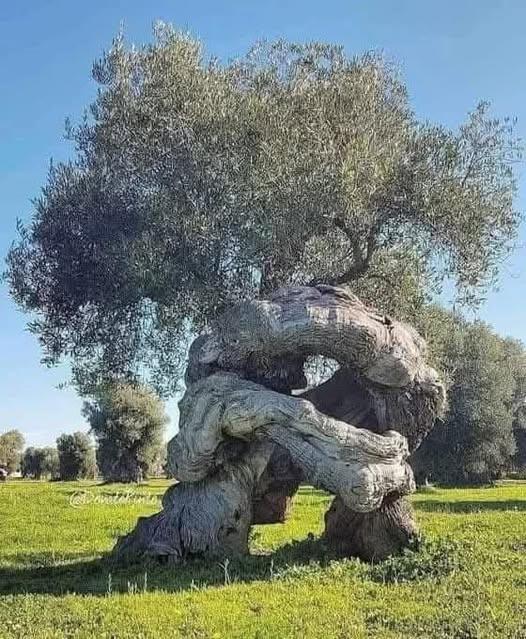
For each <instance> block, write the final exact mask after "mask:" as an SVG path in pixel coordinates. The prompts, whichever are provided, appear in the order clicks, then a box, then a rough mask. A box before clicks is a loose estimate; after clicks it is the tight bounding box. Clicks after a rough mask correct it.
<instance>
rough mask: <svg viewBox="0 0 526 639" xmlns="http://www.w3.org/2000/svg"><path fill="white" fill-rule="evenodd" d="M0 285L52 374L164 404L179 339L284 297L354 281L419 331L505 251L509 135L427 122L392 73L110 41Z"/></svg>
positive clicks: (263, 53)
mask: <svg viewBox="0 0 526 639" xmlns="http://www.w3.org/2000/svg"><path fill="white" fill-rule="evenodd" d="M93 76H94V78H95V80H96V81H97V83H98V84H99V92H98V96H97V98H96V99H95V101H94V102H93V104H91V105H90V107H89V109H88V111H87V112H86V115H85V118H84V119H83V120H82V122H81V123H80V124H78V125H71V124H69V125H68V127H67V134H68V137H69V139H70V140H71V141H72V142H73V144H74V146H75V156H74V158H73V159H72V160H71V161H70V162H67V163H61V164H58V165H55V166H53V167H52V168H51V170H50V173H49V177H48V180H47V183H46V184H45V185H44V187H43V190H42V193H41V195H40V197H39V198H38V199H37V200H36V201H35V207H34V213H33V217H32V220H31V221H30V222H29V223H28V224H26V225H21V226H20V237H19V239H18V241H17V243H16V244H15V245H14V246H13V248H12V250H11V251H10V253H9V256H8V270H7V277H8V280H9V283H10V287H11V292H12V295H13V296H14V298H15V300H16V301H17V302H18V304H19V305H20V306H21V308H22V309H24V310H25V311H27V312H29V313H31V314H32V321H31V323H30V329H31V330H32V331H33V332H34V333H36V334H37V335H38V337H39V339H40V342H41V344H42V347H43V349H44V360H45V361H46V362H47V363H49V364H53V363H56V362H57V361H58V360H59V359H60V358H61V357H64V356H67V357H68V358H69V359H70V360H71V361H72V362H73V372H74V378H75V380H76V382H77V384H78V386H79V387H80V389H81V390H83V391H84V392H88V393H89V392H93V390H94V389H95V388H96V387H97V386H98V384H100V383H101V381H107V380H108V379H109V380H111V379H113V380H114V379H135V378H137V377H142V378H143V379H144V378H146V379H148V380H149V381H150V382H151V383H152V384H153V385H154V386H155V387H156V388H157V389H159V390H173V389H174V386H175V384H176V382H177V380H178V379H179V376H180V375H179V374H180V372H181V370H182V366H183V364H184V353H185V350H186V346H187V344H188V341H189V339H190V336H192V335H195V334H196V333H197V332H199V331H200V330H201V329H202V328H203V326H205V325H206V323H207V322H208V321H209V319H210V318H211V317H212V316H214V315H216V314H217V313H219V312H221V311H222V310H224V308H226V307H227V306H229V305H230V304H232V303H236V302H237V301H240V300H243V299H246V298H252V297H255V296H258V295H259V294H266V293H268V292H269V291H270V290H272V289H275V288H276V287H279V286H282V285H297V284H311V283H316V282H318V283H319V282H322V283H327V284H336V285H347V284H351V285H352V287H353V290H355V291H356V292H357V293H358V294H359V295H360V296H361V297H362V298H363V299H364V300H365V301H366V302H373V303H374V304H375V305H376V306H379V307H380V309H381V310H383V311H388V312H394V313H396V314H397V315H399V316H403V317H404V316H406V315H410V314H411V313H413V314H414V313H415V310H417V309H418V307H419V306H420V305H421V304H422V302H423V300H424V299H425V294H426V292H429V290H430V289H432V288H433V287H437V286H440V283H441V282H442V281H443V280H444V278H446V277H447V278H449V279H450V280H452V281H453V282H454V283H455V284H456V290H457V294H458V298H459V299H460V300H463V301H467V302H477V300H479V299H480V298H481V297H482V296H483V295H484V292H485V290H486V289H487V288H488V286H491V285H492V283H493V282H494V281H495V278H496V276H497V272H498V268H499V265H500V264H501V262H502V260H503V259H504V258H505V257H506V255H507V254H508V252H509V251H510V250H511V249H512V248H513V244H514V238H515V236H516V231H517V227H518V224H519V221H520V215H519V213H518V212H517V210H516V209H515V207H514V194H515V181H514V175H513V162H514V160H516V159H517V157H518V154H519V149H518V146H517V142H516V140H515V138H514V134H513V123H512V122H510V121H508V120H503V121H500V120H498V119H495V118H493V117H492V116H491V114H490V112H489V109H488V105H487V104H485V103H482V104H480V105H479V106H477V107H476V108H475V109H474V110H473V112H472V113H470V114H469V115H468V116H467V119H466V121H465V123H464V124H462V125H461V126H460V127H459V128H458V129H456V130H450V129H448V128H446V127H444V126H442V125H440V124H435V123H429V122H424V121H420V120H419V119H418V118H417V117H416V116H415V114H414V112H413V111H412V109H411V105H410V101H409V99H408V94H407V90H406V87H405V85H404V83H403V80H402V79H401V77H400V74H399V73H398V71H397V70H396V69H395V68H393V67H392V66H391V65H389V64H387V63H386V62H385V60H383V59H382V58H381V57H379V56H377V55H371V54H366V55H362V56H357V57H349V56H348V55H346V53H345V51H344V50H343V49H342V48H341V47H339V46H333V45H329V44H321V43H309V44H295V43H290V42H286V41H278V42H275V43H271V44H269V43H260V44H258V45H256V46H255V47H254V48H253V49H252V50H250V52H249V53H248V54H247V55H246V56H245V57H242V58H239V59H236V60H233V61H232V62H229V63H227V64H223V63H220V62H219V61H218V60H216V59H213V58H209V57H208V56H206V55H205V54H204V53H203V50H202V46H201V44H200V43H199V42H198V41H196V40H194V39H193V38H191V37H189V36H187V35H183V34H181V33H178V32H176V31H175V30H173V29H171V28H169V27H167V26H165V25H160V26H158V27H157V29H156V33H155V39H154V41H153V42H152V43H151V44H147V45H145V46H142V47H137V48H135V47H128V46H127V45H126V44H125V42H124V40H123V39H122V38H120V37H119V38H117V39H116V40H115V42H114V43H113V45H112V47H111V48H110V50H109V51H108V52H107V53H105V54H104V55H103V57H102V59H101V60H100V61H98V62H97V63H96V64H95V65H94V68H93Z"/></svg>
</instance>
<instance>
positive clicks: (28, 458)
mask: <svg viewBox="0 0 526 639" xmlns="http://www.w3.org/2000/svg"><path fill="white" fill-rule="evenodd" d="M21 471H22V475H23V477H30V478H32V479H41V478H42V477H48V478H51V479H55V478H57V477H58V476H59V471H60V464H59V459H58V451H57V449H56V448H53V447H51V446H47V447H45V448H34V447H32V446H30V447H29V448H26V450H25V451H24V455H23V456H22V462H21Z"/></svg>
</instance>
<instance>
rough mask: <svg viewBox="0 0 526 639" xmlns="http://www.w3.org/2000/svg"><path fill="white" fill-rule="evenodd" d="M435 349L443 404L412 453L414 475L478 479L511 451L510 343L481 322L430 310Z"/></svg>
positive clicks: (513, 377) (493, 474)
mask: <svg viewBox="0 0 526 639" xmlns="http://www.w3.org/2000/svg"><path fill="white" fill-rule="evenodd" d="M432 313H433V314H432V320H431V321H432V322H439V324H438V327H437V334H436V335H435V337H436V338H437V336H438V339H436V341H435V348H436V350H437V353H438V359H439V360H440V361H441V366H442V368H443V369H445V370H446V371H447V376H448V377H449V383H450V387H449V390H448V401H449V408H448V412H447V415H446V417H445V419H444V420H443V421H442V422H439V423H438V424H437V425H436V426H435V428H434V430H433V431H432V432H431V434H430V435H429V436H428V438H427V439H426V440H425V441H424V442H423V444H422V446H421V447H420V448H419V449H418V450H417V451H416V453H415V454H414V456H413V466H414V469H415V471H416V474H417V476H419V478H420V480H422V479H424V478H426V477H427V478H429V479H432V480H435V481H439V482H444V483H449V484H463V483H484V482H488V481H491V480H493V479H495V478H497V477H499V476H500V475H501V474H502V473H503V472H504V471H505V470H506V469H507V468H508V467H509V465H510V462H511V460H512V457H513V455H514V453H515V450H516V446H515V438H514V434H513V423H514V398H515V393H516V389H517V369H516V362H515V361H514V360H513V359H512V358H511V357H510V342H509V340H504V339H502V338H501V337H499V336H498V335H496V334H495V333H494V332H493V331H492V330H491V329H490V328H489V327H488V326H487V325H485V324H483V323H480V322H475V323H472V324H470V323H468V322H465V321H463V320H462V319H460V318H459V317H456V316H454V315H453V314H450V313H447V312H446V311H441V310H440V309H434V310H433V312H432Z"/></svg>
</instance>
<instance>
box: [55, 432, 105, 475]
mask: <svg viewBox="0 0 526 639" xmlns="http://www.w3.org/2000/svg"><path fill="white" fill-rule="evenodd" d="M57 450H58V459H59V476H60V479H62V480H66V481H69V480H73V479H92V478H93V477H95V475H96V472H97V464H96V460H95V450H94V448H93V444H92V442H91V438H90V437H89V435H87V434H86V433H83V432H81V431H78V432H75V433H71V434H68V433H64V434H62V435H60V437H58V439H57Z"/></svg>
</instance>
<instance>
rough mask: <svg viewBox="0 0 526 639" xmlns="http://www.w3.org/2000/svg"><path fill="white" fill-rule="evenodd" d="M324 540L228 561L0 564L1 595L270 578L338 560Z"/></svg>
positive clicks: (173, 587) (186, 586) (192, 586)
mask: <svg viewBox="0 0 526 639" xmlns="http://www.w3.org/2000/svg"><path fill="white" fill-rule="evenodd" d="M335 558H336V555H334V554H332V553H331V552H330V551H329V550H328V549H327V547H326V546H325V544H324V543H323V540H321V539H317V538H314V537H312V536H311V537H308V538H307V539H304V540H302V541H296V542H293V543H290V544H287V545H286V546H283V547H281V548H279V549H278V550H276V551H275V552H273V553H271V554H261V555H257V554H253V555H250V556H247V557H242V558H235V559H229V560H226V561H225V560H220V559H217V560H213V559H206V560H204V559H192V560H190V561H187V562H185V563H182V564H164V565H163V564H161V563H159V562H153V561H152V562H147V563H138V564H133V565H129V566H122V565H119V564H116V563H115V562H113V561H112V560H111V558H110V557H109V556H104V557H100V558H96V559H88V560H84V561H75V562H72V563H60V564H54V565H41V566H34V565H32V566H30V567H0V594H1V595H5V594H27V593H34V594H44V593H45V594H52V595H65V594H77V595H106V594H111V593H116V592H119V593H138V592H146V591H148V592H151V591H156V590H162V591H165V592H177V591H181V590H197V589H201V588H206V587H209V586H220V585H226V584H230V583H233V582H236V583H243V582H251V581H267V580H271V579H273V578H274V577H275V576H276V575H277V574H278V573H279V572H281V571H283V570H285V569H288V568H290V567H293V566H302V565H308V564H310V563H313V562H314V563H316V564H318V565H322V566H323V565H326V564H327V563H328V562H329V561H330V560H332V559H335Z"/></svg>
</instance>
